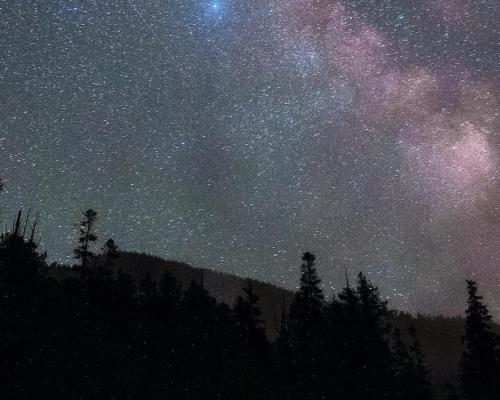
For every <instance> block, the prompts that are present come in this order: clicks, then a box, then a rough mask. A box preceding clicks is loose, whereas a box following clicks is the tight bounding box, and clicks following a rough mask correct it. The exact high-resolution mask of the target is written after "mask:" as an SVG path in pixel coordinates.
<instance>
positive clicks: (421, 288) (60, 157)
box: [0, 0, 500, 319]
mask: <svg viewBox="0 0 500 400" xmlns="http://www.w3.org/2000/svg"><path fill="white" fill-rule="evenodd" d="M499 20H500V4H499V3H498V1H497V0H475V1H473V0H417V1H407V0H370V1H368V0H353V1H347V0H337V1H334V0H265V1H264V0H252V1H247V0H113V1H110V0H99V1H97V0H64V1H63V0H51V1H48V0H39V1H35V0H23V1H19V0H16V1H14V0H3V1H1V2H0V155H1V157H0V176H2V177H3V178H4V180H5V186H6V191H5V192H4V193H3V194H2V196H1V197H0V201H1V203H0V205H1V209H2V214H3V219H4V222H6V221H10V219H11V218H12V216H13V215H14V213H15V211H16V210H17V209H18V208H19V207H22V208H24V209H28V208H30V207H32V208H33V209H34V210H37V211H40V214H41V228H40V230H39V233H40V237H41V245H42V247H43V248H44V249H45V250H47V252H48V255H49V259H50V260H58V261H68V260H71V256H72V249H73V248H74V247H75V243H76V238H77V229H78V223H77V222H78V221H79V220H80V217H81V212H82V211H83V210H85V209H87V208H94V209H95V210H97V211H98V214H99V215H98V217H99V221H98V225H97V233H98V235H99V236H100V238H101V239H102V241H104V240H105V239H106V238H108V237H113V238H114V239H115V240H116V242H117V243H118V245H119V246H120V247H121V248H125V249H129V250H137V251H145V252H149V253H152V254H155V255H159V256H162V257H165V258H173V259H178V260H183V261H187V262H190V263H192V264H194V265H195V266H199V267H210V268H215V269H217V270H220V271H224V272H228V273H234V274H238V275H243V276H251V277H254V278H257V279H261V280H265V281H268V282H272V283H275V284H278V285H282V286H285V287H289V288H293V287H295V286H296V285H297V282H298V276H299V269H298V266H299V264H300V256H301V253H302V252H304V251H311V252H313V253H314V254H316V256H317V265H318V270H319V273H320V275H321V277H322V278H323V282H324V285H325V289H327V291H328V293H330V292H331V289H330V288H334V289H336V290H338V289H339V288H340V287H341V286H342V285H343V283H344V281H343V274H344V268H346V269H347V271H348V273H349V274H350V275H351V276H354V274H355V273H356V271H359V270H361V271H364V272H365V273H367V274H368V276H369V277H370V278H371V279H372V280H373V281H374V283H375V284H377V285H378V286H379V287H380V288H381V290H382V292H383V294H384V295H386V296H387V297H388V298H389V299H390V304H391V305H392V306H394V307H399V308H402V309H405V310H408V311H412V312H415V311H419V312H423V313H443V314H447V315H453V314H456V313H458V312H461V311H462V310H463V309H464V307H465V305H464V299H465V284H464V280H465V279H466V278H470V277H472V278H474V279H476V280H478V282H479V283H480V285H481V291H482V293H483V294H484V295H485V300H486V301H487V302H488V304H489V306H490V309H491V311H492V312H493V314H494V316H495V317H496V318H497V319H498V318H499V317H500V208H499V206H500V190H499V189H500V186H499V182H498V179H497V177H498V176H499V169H500V166H499V157H500V148H499V144H500V137H499V133H500V130H499V129H500V121H499V118H500V117H499V112H500V107H499V99H500V32H499V29H500V26H499V24H498V21H499Z"/></svg>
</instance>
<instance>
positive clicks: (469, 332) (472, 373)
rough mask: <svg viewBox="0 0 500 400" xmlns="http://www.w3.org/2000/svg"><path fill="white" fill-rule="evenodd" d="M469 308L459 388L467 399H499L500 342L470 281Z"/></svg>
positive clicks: (463, 339) (468, 282)
mask: <svg viewBox="0 0 500 400" xmlns="http://www.w3.org/2000/svg"><path fill="white" fill-rule="evenodd" d="M467 292H468V303H467V304H468V307H467V310H466V319H465V332H464V335H463V337H462V341H463V344H464V350H463V353H462V358H461V360H460V384H461V390H462V393H463V396H464V398H465V399H470V400H472V399H475V400H490V399H498V393H500V392H499V390H500V382H499V379H498V377H499V376H500V363H499V340H498V337H497V335H496V334H495V333H493V331H492V329H491V315H490V314H489V312H488V308H487V307H486V306H485V305H484V304H483V303H482V302H481V300H482V297H481V296H479V295H478V294H477V285H476V282H474V281H472V280H469V281H467Z"/></svg>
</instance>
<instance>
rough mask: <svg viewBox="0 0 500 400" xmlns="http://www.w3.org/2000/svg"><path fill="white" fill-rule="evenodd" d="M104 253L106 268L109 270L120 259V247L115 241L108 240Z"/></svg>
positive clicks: (103, 249)
mask: <svg viewBox="0 0 500 400" xmlns="http://www.w3.org/2000/svg"><path fill="white" fill-rule="evenodd" d="M102 252H103V255H104V266H105V267H106V268H108V269H109V268H111V267H112V266H113V265H114V262H115V260H116V259H118V258H119V257H120V252H119V251H118V246H117V245H116V243H115V241H114V240H113V239H108V240H107V241H106V243H104V247H103V248H102Z"/></svg>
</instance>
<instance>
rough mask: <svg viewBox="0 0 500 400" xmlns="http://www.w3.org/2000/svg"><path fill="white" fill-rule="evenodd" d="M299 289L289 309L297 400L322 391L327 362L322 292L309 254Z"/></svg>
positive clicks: (293, 390) (306, 257) (312, 256)
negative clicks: (325, 362) (325, 361)
mask: <svg viewBox="0 0 500 400" xmlns="http://www.w3.org/2000/svg"><path fill="white" fill-rule="evenodd" d="M302 261H303V263H302V266H301V277H300V289H299V292H298V293H297V295H296V296H295V298H294V300H293V302H292V304H291V305H290V317H289V319H290V329H291V343H292V358H293V361H292V364H293V367H294V385H295V388H294V389H292V392H293V393H294V394H295V395H296V396H297V397H298V398H300V397H302V398H314V397H316V396H317V395H318V393H317V391H318V390H319V389H320V381H321V378H320V375H321V373H322V367H323V364H324V363H323V358H324V341H323V339H324V328H325V321H324V315H323V302H324V296H323V291H322V289H321V288H320V286H319V285H320V283H321V280H320V279H319V277H318V274H317V272H316V267H315V265H314V262H315V256H314V255H313V254H311V253H309V252H306V253H304V255H303V257H302Z"/></svg>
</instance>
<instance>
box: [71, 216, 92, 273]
mask: <svg viewBox="0 0 500 400" xmlns="http://www.w3.org/2000/svg"><path fill="white" fill-rule="evenodd" d="M83 216H84V219H83V220H82V222H81V224H80V237H79V239H78V243H79V246H78V247H77V248H76V249H75V251H74V252H75V258H76V259H77V260H80V262H81V264H80V265H81V268H82V271H85V269H86V268H87V267H88V262H89V260H90V259H91V258H92V257H94V253H93V252H92V251H91V249H90V246H91V245H92V244H93V243H95V242H96V241H97V236H96V234H95V233H94V225H95V222H96V219H97V212H96V211H94V210H92V209H88V210H87V211H85V212H84V213H83Z"/></svg>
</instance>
